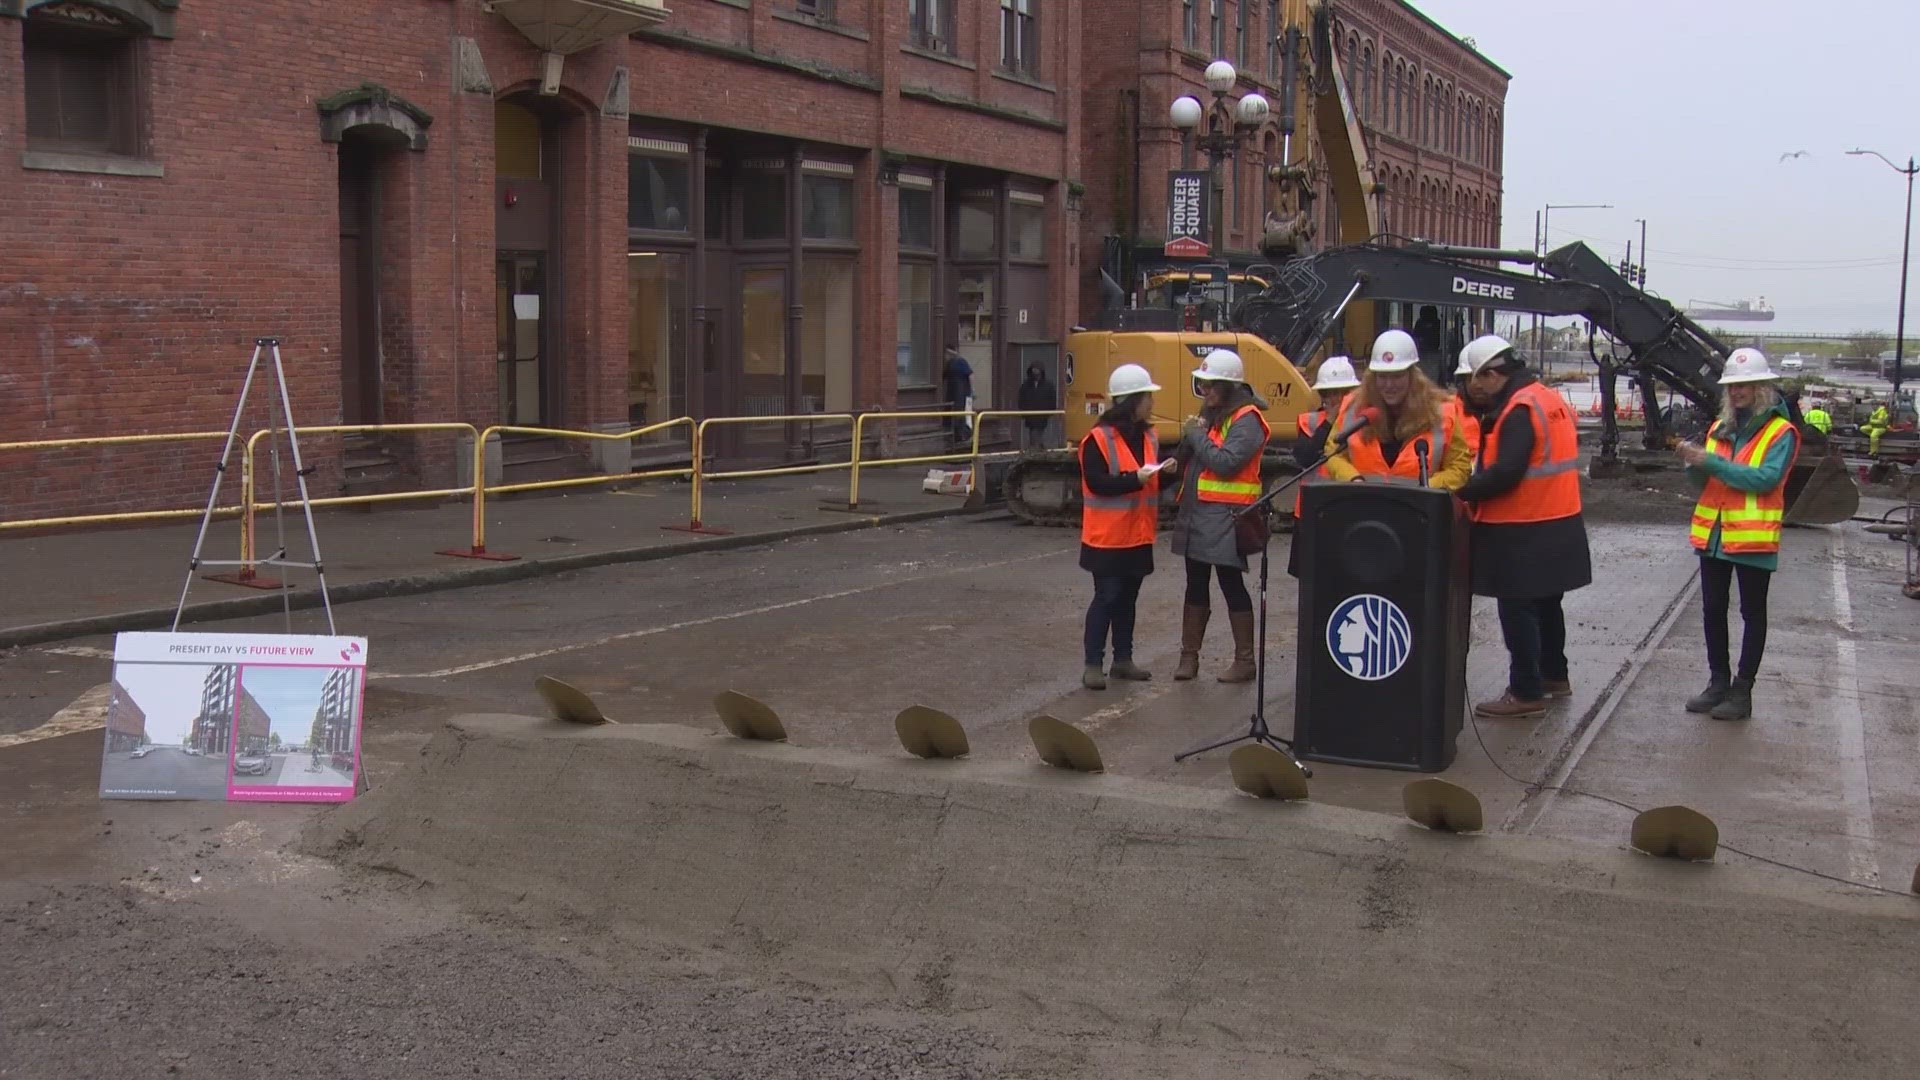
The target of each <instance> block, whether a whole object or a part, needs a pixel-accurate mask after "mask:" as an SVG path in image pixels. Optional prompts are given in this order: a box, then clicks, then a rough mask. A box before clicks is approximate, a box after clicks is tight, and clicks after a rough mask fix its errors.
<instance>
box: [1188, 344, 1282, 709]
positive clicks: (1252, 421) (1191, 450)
mask: <svg viewBox="0 0 1920 1080" xmlns="http://www.w3.org/2000/svg"><path fill="white" fill-rule="evenodd" d="M1245 371H1246V369H1245V367H1244V365H1243V364H1242V363H1241V360H1240V355H1239V354H1238V353H1236V352H1234V351H1233V350H1231V349H1215V350H1214V351H1212V352H1210V353H1208V354H1207V357H1206V359H1205V361H1203V362H1202V363H1201V365H1200V370H1198V371H1195V372H1194V373H1193V392H1194V396H1196V397H1199V398H1201V399H1202V400H1203V401H1204V402H1205V405H1204V407H1202V409H1201V410H1200V415H1199V416H1195V417H1189V418H1188V419H1187V422H1186V426H1185V427H1184V428H1183V429H1182V430H1181V439H1180V447H1179V449H1178V450H1176V451H1175V456H1176V457H1178V458H1179V459H1180V475H1181V476H1183V477H1186V480H1185V481H1184V482H1182V483H1181V485H1180V510H1179V513H1178V515H1177V516H1176V517H1175V518H1174V523H1173V553H1174V554H1175V555H1179V556H1182V557H1184V558H1185V559H1186V566H1187V597H1186V604H1185V606H1184V607H1183V609H1182V611H1181V621H1180V662H1179V664H1177V665H1176V666H1175V667H1174V671H1173V677H1174V678H1175V679H1191V678H1194V677H1195V676H1197V675H1198V674H1199V673H1200V642H1201V640H1202V639H1203V638H1204V637H1205V636H1206V632H1207V620H1208V618H1209V616H1210V615H1211V614H1212V604H1211V596H1212V592H1213V590H1212V588H1211V579H1215V578H1217V579H1218V580H1219V582H1220V593H1221V595H1222V596H1224V597H1225V598H1226V601H1227V621H1228V622H1229V623H1230V624H1231V625H1232V627H1233V664H1232V665H1231V666H1229V667H1228V668H1227V670H1226V671H1224V672H1221V673H1220V681H1221V682H1229V683H1234V682H1250V681H1252V679H1253V676H1254V665H1253V645H1254V642H1253V630H1254V626H1253V597H1252V596H1250V595H1248V593H1247V582H1246V577H1245V575H1246V571H1247V560H1246V557H1245V556H1244V555H1241V554H1240V550H1239V545H1238V543H1237V542H1236V541H1235V538H1234V514H1235V513H1236V512H1237V511H1239V510H1240V509H1241V508H1243V507H1244V506H1245V505H1247V504H1248V503H1251V502H1253V501H1254V499H1256V498H1258V496H1259V494H1260V475H1259V472H1260V458H1261V455H1262V454H1263V453H1264V452H1265V451H1266V448H1267V440H1268V438H1269V437H1270V436H1271V432H1270V431H1269V429H1268V427H1267V420H1266V417H1265V416H1262V415H1261V413H1260V410H1261V409H1264V408H1266V406H1267V403H1266V402H1265V401H1262V400H1260V398H1259V396H1258V395H1256V394H1255V393H1254V392H1253V388H1252V387H1251V386H1249V385H1247V382H1246V374H1245ZM1249 473H1251V479H1250V480H1249V479H1248V474H1249Z"/></svg>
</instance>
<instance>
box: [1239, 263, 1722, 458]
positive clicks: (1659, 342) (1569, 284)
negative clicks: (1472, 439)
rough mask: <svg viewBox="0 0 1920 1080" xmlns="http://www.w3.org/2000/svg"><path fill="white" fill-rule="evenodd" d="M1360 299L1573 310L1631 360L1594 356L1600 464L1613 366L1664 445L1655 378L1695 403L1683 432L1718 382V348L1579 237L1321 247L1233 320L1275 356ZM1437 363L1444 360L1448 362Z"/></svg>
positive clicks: (1298, 345) (1314, 345) (1607, 439)
mask: <svg viewBox="0 0 1920 1080" xmlns="http://www.w3.org/2000/svg"><path fill="white" fill-rule="evenodd" d="M1503 262H1511V263H1537V264H1538V265H1539V267H1540V270H1541V272H1542V273H1543V274H1544V276H1541V277H1534V276H1531V275H1527V274H1518V273H1514V272H1512V271H1508V270H1502V269H1499V264H1500V263H1503ZM1363 300H1392V301H1404V302H1410V303H1418V304H1435V305H1441V306H1453V307H1485V308H1494V309H1498V310H1501V311H1519V312H1528V313H1532V314H1538V315H1578V316H1580V317H1582V318H1585V319H1587V320H1588V321H1589V323H1591V324H1592V325H1593V326H1594V327H1596V328H1598V329H1600V330H1604V331H1606V332H1607V333H1608V334H1610V335H1612V336H1613V337H1614V338H1615V339H1616V340H1617V341H1619V342H1620V343H1621V344H1624V345H1625V346H1626V347H1627V348H1628V350H1629V355H1628V357H1627V359H1626V360H1624V361H1615V360H1612V359H1610V358H1608V357H1602V356H1600V355H1598V354H1594V361H1595V363H1596V365H1597V366H1598V368H1599V371H1600V376H1601V379H1600V387H1601V398H1602V413H1603V419H1602V427H1603V437H1602V439H1601V456H1602V458H1603V459H1611V458H1613V456H1614V451H1615V449H1616V448H1617V447H1618V445H1619V434H1618V430H1617V428H1616V426H1615V424H1614V401H1613V397H1614V395H1613V390H1614V382H1615V379H1616V378H1617V377H1618V375H1619V373H1620V371H1621V370H1622V369H1625V370H1630V371H1633V372H1635V373H1637V374H1638V375H1639V380H1638V381H1639V384H1640V388H1641V391H1642V394H1643V395H1644V397H1645V399H1646V402H1647V406H1648V408H1647V430H1646V438H1645V442H1646V446H1647V448H1648V449H1659V448H1661V447H1663V446H1664V445H1665V442H1666V434H1665V431H1664V429H1663V425H1662V423H1661V417H1660V411H1659V408H1658V405H1657V402H1656V401H1655V384H1656V383H1664V384H1665V385H1667V386H1669V387H1671V388H1672V389H1673V390H1674V391H1675V392H1676V393H1678V394H1679V395H1680V396H1682V397H1684V398H1685V399H1686V400H1687V401H1689V402H1690V403H1692V404H1693V405H1694V406H1695V408H1696V409H1697V410H1698V411H1697V412H1696V414H1695V418H1696V423H1695V424H1689V425H1687V426H1688V427H1694V426H1700V427H1702V428H1704V420H1705V418H1706V417H1710V416H1711V415H1713V413H1714V412H1716V411H1717V410H1718V409H1719V403H1720V389H1719V385H1718V380H1719V377H1720V371H1721V367H1722V364H1723V363H1724V361H1725V359H1726V357H1727V354H1728V352H1729V351H1730V350H1729V349H1728V348H1727V346H1725V345H1724V344H1722V343H1721V342H1720V341H1719V340H1718V339H1716V338H1714V336H1713V335H1712V334H1709V333H1708V332H1707V331H1706V330H1705V329H1703V328H1702V327H1701V326H1700V325H1699V324H1697V323H1695V322H1694V321H1693V320H1691V319H1689V318H1687V317H1686V316H1685V315H1683V314H1681V313H1680V312H1679V311H1677V310H1675V308H1674V307H1673V305H1671V304H1669V303H1667V302H1666V301H1664V300H1661V299H1660V298H1658V297H1655V296H1651V295H1649V294H1647V293H1645V292H1643V291H1641V290H1640V289H1638V288H1635V287H1634V286H1633V285H1632V284H1631V283H1629V282H1628V281H1627V280H1626V279H1625V278H1623V277H1621V276H1620V275H1619V274H1618V273H1616V272H1615V271H1614V269H1613V267H1611V266H1609V265H1607V263H1606V261H1605V260H1603V259H1601V258H1600V256H1598V255H1596V254H1594V252H1593V251H1592V249H1590V248H1588V247H1587V246H1586V245H1585V244H1579V243H1575V244H1569V245H1567V246H1566V247H1563V248H1559V249H1558V250H1555V251H1553V252H1550V253H1549V254H1548V255H1547V256H1546V257H1545V258H1541V257H1539V256H1537V255H1535V254H1534V253H1533V252H1530V251H1499V250H1495V249H1491V248H1467V247H1451V246H1444V245H1437V244H1428V243H1424V242H1419V241H1416V242H1414V243H1413V244H1411V245H1409V246H1407V247H1387V246H1384V245H1378V244H1352V245H1347V246H1344V247H1335V248H1329V249H1327V250H1325V251H1322V252H1320V253H1319V254H1316V255H1312V256H1308V257H1305V258H1301V259H1296V260H1293V261H1292V262H1289V263H1287V264H1286V265H1285V266H1283V267H1281V269H1280V273H1279V274H1278V281H1276V283H1275V284H1274V286H1273V288H1271V289H1268V290H1267V291H1265V292H1263V293H1260V294H1258V295H1256V296H1252V297H1249V298H1248V299H1246V300H1245V301H1242V302H1241V303H1240V304H1239V305H1237V306H1236V308H1235V310H1234V312H1233V320H1232V321H1233V322H1234V324H1235V325H1236V326H1237V327H1238V328H1240V329H1243V330H1246V331H1247V332H1250V333H1254V334H1258V335H1259V336H1260V337H1262V338H1265V339H1266V340H1267V341H1268V342H1270V343H1272V344H1273V345H1274V346H1275V347H1277V348H1278V349H1279V350H1280V352H1281V353H1282V354H1283V355H1286V356H1289V357H1293V356H1299V357H1306V356H1311V355H1313V353H1314V352H1315V351H1316V350H1317V349H1318V348H1319V347H1320V344H1321V342H1323V341H1324V340H1325V339H1326V337H1327V335H1328V334H1329V333H1331V332H1332V330H1333V328H1334V327H1335V326H1336V325H1337V324H1338V321H1339V318H1340V316H1341V314H1342V313H1343V312H1344V311H1345V310H1346V309H1347V307H1348V306H1349V305H1351V304H1353V303H1355V302H1357V301H1363ZM1591 348H1592V346H1591V342H1590V343H1589V351H1590V352H1591ZM1443 362H1445V363H1446V364H1447V366H1448V367H1451V366H1452V363H1451V358H1446V359H1445V360H1444V361H1443Z"/></svg>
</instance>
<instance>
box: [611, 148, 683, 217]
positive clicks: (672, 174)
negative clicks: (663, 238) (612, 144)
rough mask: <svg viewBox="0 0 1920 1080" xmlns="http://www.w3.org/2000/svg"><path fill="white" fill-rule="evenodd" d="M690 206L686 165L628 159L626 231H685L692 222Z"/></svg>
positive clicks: (639, 157)
mask: <svg viewBox="0 0 1920 1080" xmlns="http://www.w3.org/2000/svg"><path fill="white" fill-rule="evenodd" d="M689 206H691V204H690V203H689V202H688V201H687V163H686V162H684V161H672V160H669V159H667V158H654V157H642V156H640V155H638V154H635V155H633V156H631V157H629V158H627V228H629V229H655V230H659V231H661V232H686V231H687V228H688V226H689V224H690V223H691V222H692V220H693V217H692V214H691V212H690V211H689V209H688V208H689Z"/></svg>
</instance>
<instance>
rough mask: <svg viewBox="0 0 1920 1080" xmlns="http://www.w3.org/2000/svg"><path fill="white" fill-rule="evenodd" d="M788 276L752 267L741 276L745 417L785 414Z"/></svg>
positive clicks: (770, 268)
mask: <svg viewBox="0 0 1920 1080" xmlns="http://www.w3.org/2000/svg"><path fill="white" fill-rule="evenodd" d="M786 310H787V272H786V270H785V269H783V268H781V267H777V266H765V267H755V268H753V269H749V270H745V271H742V272H741V275H740V372H741V376H742V378H741V380H740V383H741V385H740V401H741V412H742V413H744V414H745V415H747V416H784V415H786V412H787V322H786Z"/></svg>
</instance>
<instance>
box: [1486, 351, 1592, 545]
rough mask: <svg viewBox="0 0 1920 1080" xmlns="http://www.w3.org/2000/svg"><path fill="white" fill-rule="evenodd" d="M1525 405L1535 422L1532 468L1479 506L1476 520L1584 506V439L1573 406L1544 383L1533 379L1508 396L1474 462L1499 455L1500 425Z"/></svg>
mask: <svg viewBox="0 0 1920 1080" xmlns="http://www.w3.org/2000/svg"><path fill="white" fill-rule="evenodd" d="M1522 405H1525V406H1527V416H1528V418H1529V419H1530V420H1531V421H1532V423H1533V453H1532V454H1531V455H1530V456H1529V457H1528V458H1527V473H1526V475H1525V476H1524V477H1522V478H1521V480H1520V482H1519V483H1518V484H1515V485H1514V486H1513V487H1512V488H1511V489H1509V490H1508V491H1507V492H1506V493H1505V494H1502V495H1498V496H1495V497H1494V498H1491V499H1487V500H1485V501H1484V502H1481V503H1480V504H1479V505H1478V506H1476V507H1474V509H1473V519H1474V520H1475V521H1479V522H1482V523H1484V524H1489V525H1494V524H1519V523H1524V522H1533V521H1558V520H1560V519H1561V518H1570V517H1572V516H1574V515H1575V514H1578V513H1579V512H1580V474H1579V472H1578V471H1577V469H1578V468H1579V456H1580V445H1579V432H1578V431H1577V430H1576V429H1575V428H1574V425H1573V410H1572V409H1570V408H1568V406H1567V400H1566V399H1565V398H1563V397H1561V396H1560V395H1559V394H1558V393H1557V392H1555V391H1553V390H1549V389H1548V388H1547V387H1546V386H1545V385H1543V384H1541V383H1529V384H1528V385H1526V386H1524V387H1522V388H1520V389H1519V390H1517V391H1515V392H1514V393H1513V395H1512V397H1510V398H1509V399H1508V400H1507V404H1506V407H1505V408H1503V409H1501V410H1500V415H1499V416H1497V417H1495V418H1494V421H1493V424H1492V426H1491V427H1489V428H1488V429H1487V430H1486V434H1485V435H1484V436H1483V437H1482V440H1483V441H1482V443H1481V447H1480V458H1479V461H1478V463H1477V465H1476V466H1475V467H1476V468H1477V469H1485V468H1487V467H1488V466H1490V465H1492V464H1493V463H1494V462H1496V461H1499V460H1500V427H1501V425H1502V424H1504V423H1505V422H1506V419H1507V416H1508V415H1509V414H1510V413H1512V412H1513V410H1514V409H1516V408H1518V407H1520V406H1522Z"/></svg>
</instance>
